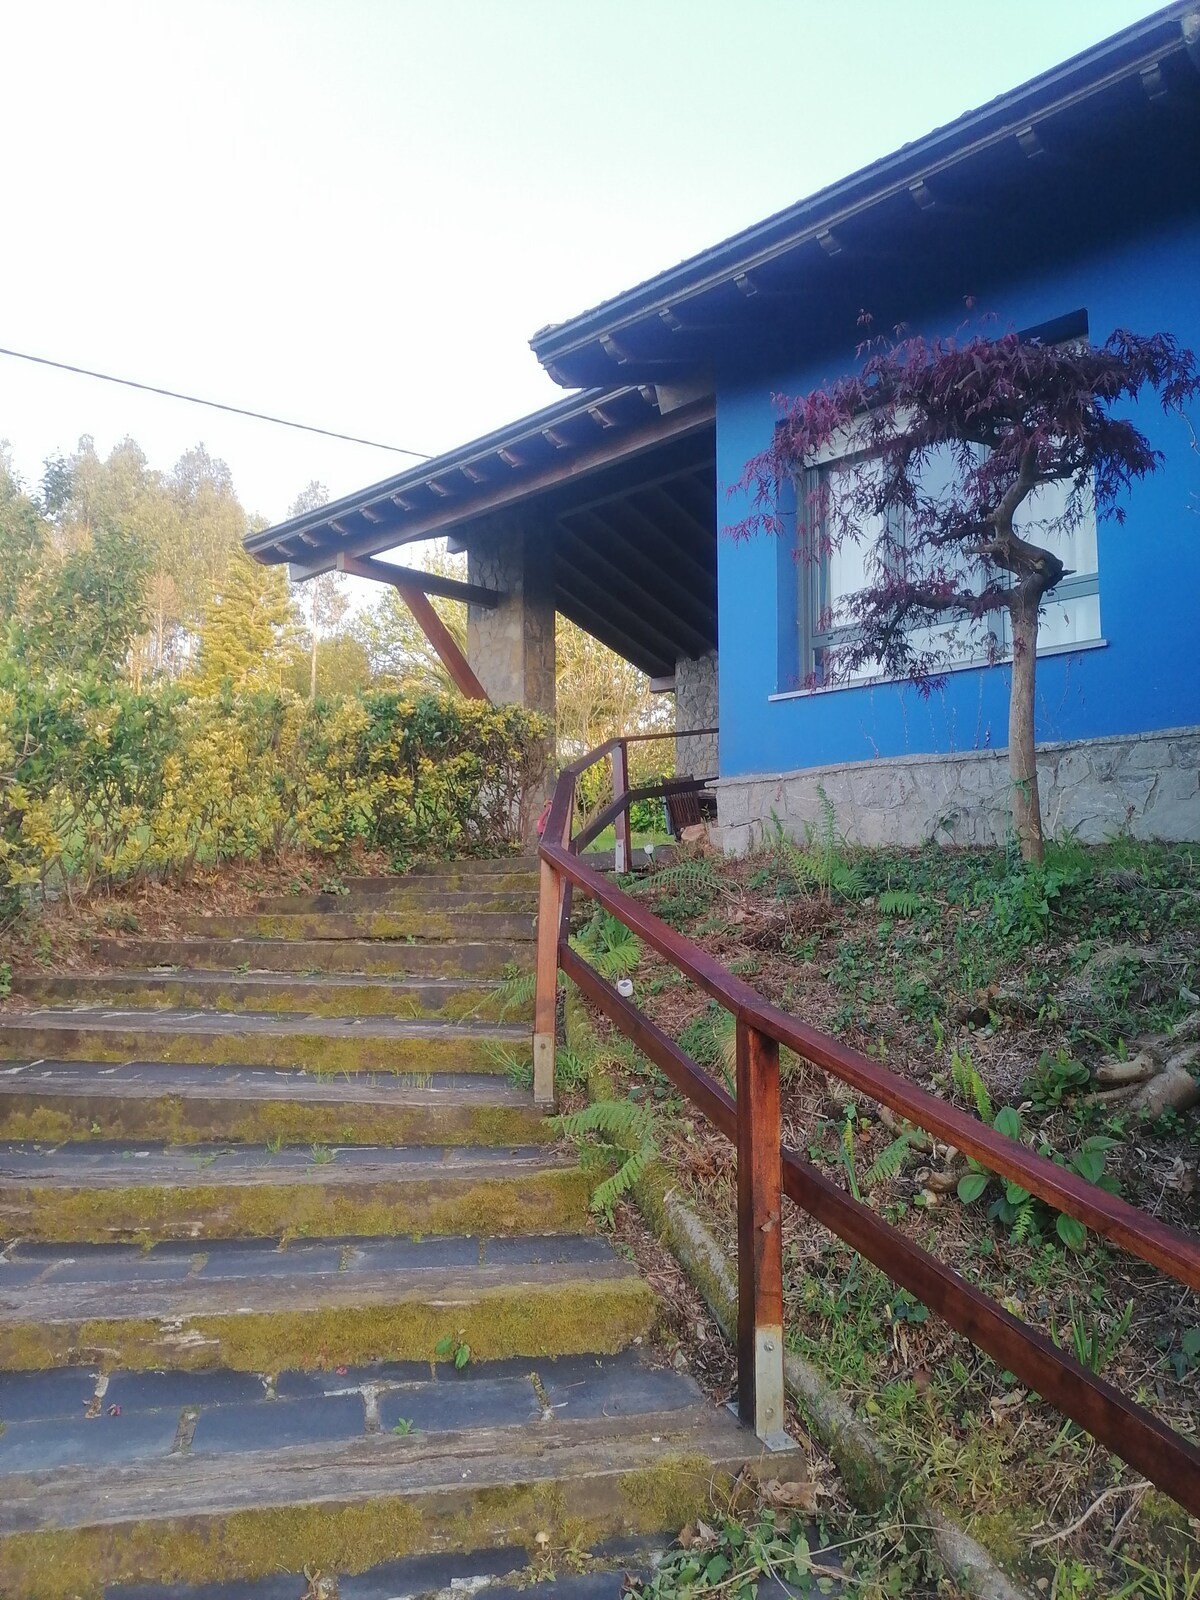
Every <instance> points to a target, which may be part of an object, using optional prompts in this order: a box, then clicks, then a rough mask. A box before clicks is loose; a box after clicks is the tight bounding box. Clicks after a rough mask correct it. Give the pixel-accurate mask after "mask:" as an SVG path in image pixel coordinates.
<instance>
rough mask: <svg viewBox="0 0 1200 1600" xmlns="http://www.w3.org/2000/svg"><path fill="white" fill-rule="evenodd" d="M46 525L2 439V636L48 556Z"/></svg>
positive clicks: (0, 615) (0, 440)
mask: <svg viewBox="0 0 1200 1600" xmlns="http://www.w3.org/2000/svg"><path fill="white" fill-rule="evenodd" d="M46 533H47V530H46V524H45V523H44V522H43V520H42V515H41V512H40V511H39V509H38V505H37V502H36V501H35V500H34V499H33V498H32V497H31V496H30V495H28V494H26V493H25V490H24V489H23V488H22V486H21V483H20V481H19V480H18V478H17V476H16V473H15V472H14V471H13V468H12V459H11V457H10V455H9V451H8V445H7V443H6V442H5V441H4V440H2V439H0V636H2V635H3V631H4V629H5V628H6V627H7V625H8V624H9V623H10V622H11V621H12V620H13V618H14V617H15V616H16V615H17V613H18V611H19V609H20V605H21V596H22V593H23V591H24V589H25V586H26V585H27V584H28V582H29V580H30V579H31V578H32V577H33V575H34V573H35V572H36V571H37V570H38V568H39V566H40V565H41V563H42V560H43V558H44V556H45V549H46Z"/></svg>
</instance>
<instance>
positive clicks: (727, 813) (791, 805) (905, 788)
mask: <svg viewBox="0 0 1200 1600" xmlns="http://www.w3.org/2000/svg"><path fill="white" fill-rule="evenodd" d="M818 786H819V787H821V788H823V789H824V791H825V793H826V795H828V797H829V799H830V801H831V802H832V804H833V808H834V811H835V812H836V814H837V826H838V830H839V832H841V833H843V834H845V836H846V838H847V839H850V840H852V841H855V842H857V843H860V844H870V845H875V844H898V845H916V844H923V843H925V842H926V841H928V840H931V839H937V840H940V841H941V842H943V843H952V844H1003V843H1004V841H1005V839H1006V838H1007V837H1008V835H1009V833H1010V830H1011V817H1010V809H1009V778H1008V755H1007V752H1005V751H990V750H983V751H970V752H968V753H966V754H962V755H948V756H900V757H895V758H892V759H888V760H878V761H860V762H854V763H852V764H850V765H848V766H840V767H810V768H807V769H806V770H804V771H798V772H782V773H777V774H769V775H755V776H748V777H741V778H723V779H721V780H720V782H719V783H718V784H717V785H716V790H717V805H718V811H719V823H718V827H717V829H716V831H715V842H717V843H718V844H719V845H720V846H721V847H722V848H723V849H725V850H728V851H731V852H733V853H735V854H739V855H740V854H742V853H743V852H745V851H746V850H748V849H750V848H751V847H752V846H753V845H754V844H756V843H758V842H759V840H760V839H761V838H762V837H763V836H764V834H767V833H769V832H770V831H771V830H772V829H773V827H774V822H773V818H774V817H777V818H778V819H779V821H780V822H781V823H782V824H783V826H784V828H785V829H786V831H787V832H788V833H789V834H791V835H793V836H794V837H796V838H802V837H803V835H804V827H805V824H806V823H808V822H812V823H816V822H817V821H818V820H819V818H820V814H821V805H820V797H819V795H818V793H817V790H818ZM1038 787H1039V789H1040V792H1041V802H1042V818H1043V821H1044V824H1045V827H1046V831H1047V834H1048V835H1049V836H1050V837H1052V838H1054V837H1060V836H1063V835H1067V834H1074V835H1075V836H1076V837H1078V838H1079V839H1081V840H1082V841H1083V842H1084V843H1087V844H1099V843H1101V842H1102V841H1103V840H1105V839H1108V838H1111V837H1112V836H1113V835H1114V834H1117V833H1122V832H1126V833H1129V834H1132V835H1133V836H1134V837H1135V838H1138V839H1200V728H1194V727H1193V728H1171V729H1167V730H1165V731H1163V732H1160V733H1146V734H1136V735H1129V736H1126V737H1121V738H1108V739H1090V740H1087V741H1084V742H1074V743H1061V744H1047V745H1044V746H1043V747H1042V748H1041V749H1040V750H1039V751H1038Z"/></svg>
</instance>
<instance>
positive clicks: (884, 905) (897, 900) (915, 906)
mask: <svg viewBox="0 0 1200 1600" xmlns="http://www.w3.org/2000/svg"><path fill="white" fill-rule="evenodd" d="M923 904H924V901H923V900H922V899H921V896H920V895H919V894H914V893H913V891H912V890H911V889H885V890H884V891H883V893H882V894H881V895H880V896H879V900H878V902H877V905H878V907H879V913H880V915H881V916H884V917H915V916H916V915H917V913H918V912H919V911H920V910H921V907H922V906H923Z"/></svg>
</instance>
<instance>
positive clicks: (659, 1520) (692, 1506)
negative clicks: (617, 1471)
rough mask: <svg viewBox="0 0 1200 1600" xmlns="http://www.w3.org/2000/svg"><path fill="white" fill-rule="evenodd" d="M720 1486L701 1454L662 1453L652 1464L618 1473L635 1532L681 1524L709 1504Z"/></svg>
mask: <svg viewBox="0 0 1200 1600" xmlns="http://www.w3.org/2000/svg"><path fill="white" fill-rule="evenodd" d="M721 1487H723V1485H720V1484H717V1483H716V1482H715V1481H714V1478H713V1469H712V1463H711V1462H710V1461H709V1460H708V1459H707V1457H705V1456H701V1455H677V1456H664V1457H663V1458H662V1460H661V1461H656V1462H655V1463H654V1465H653V1466H652V1467H642V1468H640V1469H639V1470H638V1471H636V1472H625V1473H622V1475H621V1498H622V1500H623V1501H624V1504H625V1506H626V1508H627V1511H628V1517H629V1521H630V1523H631V1524H632V1526H633V1527H634V1528H635V1529H636V1531H637V1532H638V1533H653V1532H654V1531H655V1530H656V1529H659V1528H679V1527H682V1525H683V1524H684V1523H685V1522H688V1521H690V1520H691V1519H692V1518H693V1517H697V1516H700V1515H701V1514H702V1513H704V1512H705V1511H708V1510H709V1509H710V1508H711V1505H712V1499H713V1494H714V1491H715V1490H717V1489H719V1488H721Z"/></svg>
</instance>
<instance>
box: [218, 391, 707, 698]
mask: <svg viewBox="0 0 1200 1600" xmlns="http://www.w3.org/2000/svg"><path fill="white" fill-rule="evenodd" d="M704 390H705V386H704V385H700V386H698V388H697V387H696V386H693V388H692V389H691V390H688V389H680V390H677V391H675V392H674V393H671V392H668V391H666V390H664V391H663V395H662V398H661V403H660V397H659V395H658V393H657V392H656V391H655V390H654V389H652V388H639V387H637V386H632V385H630V386H625V387H621V388H616V389H613V388H609V389H593V390H589V391H587V392H586V393H584V394H581V395H576V396H574V397H572V398H571V399H569V400H563V401H560V402H559V403H558V404H557V405H554V406H550V407H548V408H547V409H546V410H544V411H539V412H536V413H535V414H534V415H533V416H530V417H524V418H522V419H521V420H520V421H518V422H514V423H512V424H510V426H508V427H507V428H503V429H500V430H499V431H497V432H495V433H491V434H488V435H486V436H485V437H484V438H482V439H476V440H474V441H473V442H472V443H471V444H467V445H463V446H462V447H461V448H460V449H458V450H454V451H451V452H450V453H448V454H447V455H444V456H439V457H437V458H436V459H435V460H433V461H430V462H427V463H425V464H424V465H422V466H420V467H414V468H411V469H409V470H408V471H406V472H403V473H401V474H399V475H398V476H397V477H394V478H388V479H385V480H384V481H383V482H381V483H376V484H371V485H370V486H369V487H368V488H366V489H363V490H361V491H359V492H358V493H357V494H353V495H346V496H344V497H343V498H342V499H340V500H338V501H335V502H333V503H331V504H329V505H325V506H321V507H320V508H319V509H318V510H315V511H310V512H306V513H304V515H302V516H298V517H293V518H291V519H290V520H289V521H287V522H282V523H279V524H278V525H277V526H276V527H273V528H268V529H266V530H265V531H264V532H262V533H257V534H252V535H251V536H250V538H248V539H247V540H246V549H247V550H248V551H249V552H250V553H251V554H252V555H253V556H255V557H256V558H257V559H258V560H259V561H264V562H268V563H278V562H283V561H286V562H288V563H289V565H290V567H291V571H292V575H293V577H296V578H299V579H303V578H309V577H314V576H316V574H318V573H320V572H327V571H329V570H331V569H333V568H335V567H337V566H338V565H339V558H340V564H341V565H342V567H343V568H344V569H348V570H353V569H354V566H355V564H356V563H358V564H361V562H362V561H363V558H367V557H370V556H374V555H378V554H379V553H381V552H384V551H390V550H395V549H398V548H400V547H401V546H403V545H405V544H409V543H412V542H413V541H415V540H421V539H431V538H437V537H443V536H444V537H447V538H449V540H450V541H451V543H452V545H455V546H457V547H458V548H460V549H465V548H469V547H470V546H471V544H472V541H473V540H481V539H484V538H486V537H488V536H489V535H490V534H491V533H492V532H494V530H495V528H496V526H497V524H498V522H500V521H503V520H504V519H506V518H509V517H520V518H522V519H524V520H527V521H529V522H530V523H532V524H534V525H536V526H538V527H542V528H545V529H546V530H548V532H549V534H550V544H551V549H552V553H553V561H554V577H555V603H556V606H557V609H558V610H559V611H560V612H562V613H563V615H564V616H567V617H569V618H571V620H572V621H574V622H577V623H579V625H580V626H581V627H583V628H585V629H586V630H587V631H588V632H589V633H591V634H593V635H594V636H595V637H596V638H598V639H600V640H601V641H602V642H603V643H605V644H607V645H609V646H610V648H612V649H614V650H616V651H617V653H618V654H619V655H622V656H624V657H625V658H626V659H627V660H629V661H632V662H633V663H634V664H635V665H637V666H639V667H641V668H642V670H643V671H645V672H647V673H649V674H650V675H651V676H662V675H667V674H670V673H672V672H674V670H675V663H676V661H677V660H678V659H679V658H680V657H681V656H682V657H692V656H698V655H701V654H703V653H704V652H705V651H707V650H711V649H713V648H714V647H715V646H716V643H717V601H716V582H717V579H716V537H717V503H716V427H715V411H714V404H713V400H712V397H711V395H709V394H708V393H706V392H704ZM360 570H361V567H360Z"/></svg>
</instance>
